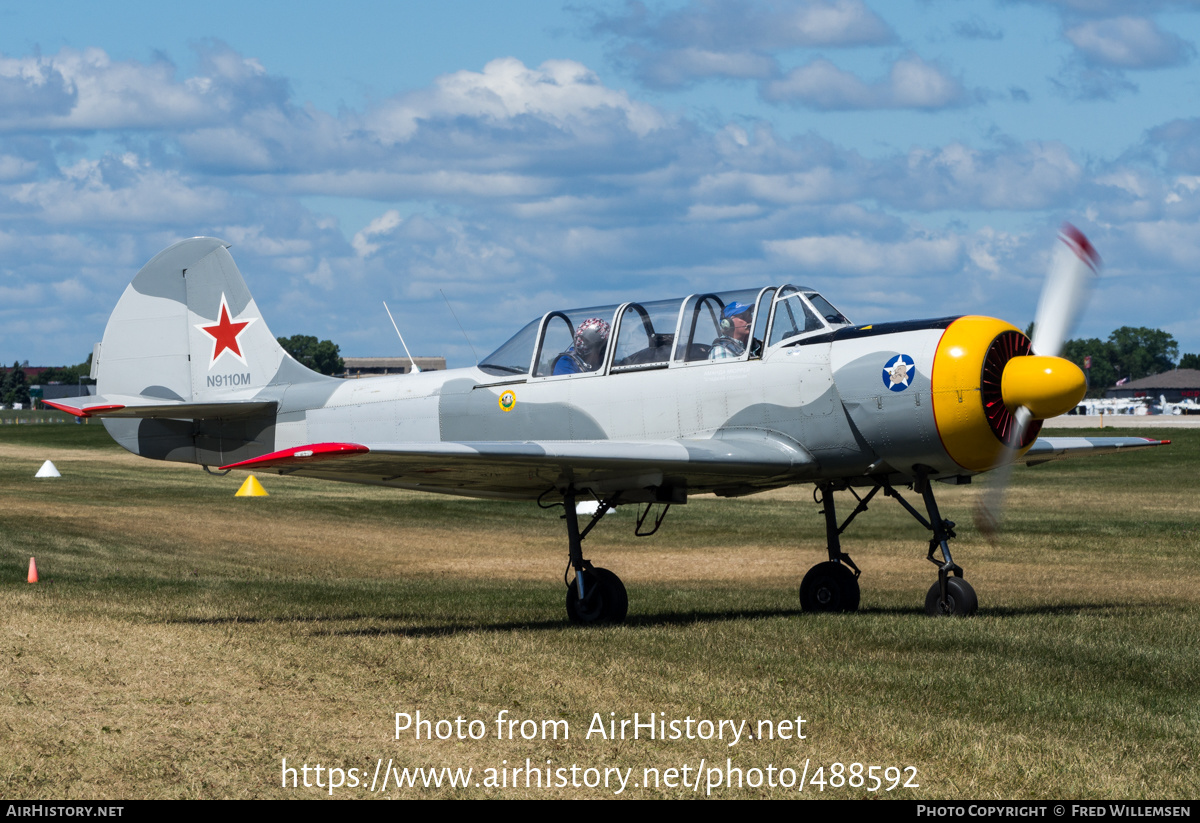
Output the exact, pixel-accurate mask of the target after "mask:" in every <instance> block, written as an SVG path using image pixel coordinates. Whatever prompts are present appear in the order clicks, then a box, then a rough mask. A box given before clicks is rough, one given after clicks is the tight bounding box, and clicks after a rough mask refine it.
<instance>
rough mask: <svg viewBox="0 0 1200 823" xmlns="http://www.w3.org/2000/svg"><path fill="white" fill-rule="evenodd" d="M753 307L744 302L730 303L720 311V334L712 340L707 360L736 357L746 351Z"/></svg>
mask: <svg viewBox="0 0 1200 823" xmlns="http://www.w3.org/2000/svg"><path fill="white" fill-rule="evenodd" d="M753 315H754V307H753V306H751V305H747V304H746V303H736V302H735V303H730V304H729V305H728V306H726V307H725V310H724V311H723V312H721V336H720V337H718V338H717V339H716V340H714V341H713V344H712V349H710V350H709V352H708V359H709V360H727V359H736V358H738V357H741V356H742V355H743V354H745V353H746V345H747V343H748V342H749V340H750V328H751V326H750V324H751V322H752V321H753V319H754V317H753Z"/></svg>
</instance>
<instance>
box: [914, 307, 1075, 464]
mask: <svg viewBox="0 0 1200 823" xmlns="http://www.w3.org/2000/svg"><path fill="white" fill-rule="evenodd" d="M930 383H931V385H932V394H933V413H934V420H935V423H936V425H937V430H938V436H939V437H941V440H942V445H943V447H944V448H945V449H946V453H947V454H949V455H950V457H951V458H952V459H953V460H954V461H955V462H956V463H958V465H960V466H962V467H963V468H965V469H968V470H971V471H986V470H988V469H991V468H994V467H995V466H997V465H998V464H1000V463H1001V462H1004V461H1005V460H1007V459H1009V457H1010V455H1011V452H1013V451H1015V452H1016V454H1017V455H1020V454H1024V453H1025V451H1027V450H1028V448H1029V446H1031V445H1032V444H1033V441H1034V440H1036V439H1037V434H1038V431H1039V430H1040V429H1041V421H1042V420H1044V419H1046V418H1048V417H1054V416H1056V415H1059V414H1064V413H1065V412H1067V411H1069V410H1070V409H1072V408H1073V407H1074V406H1075V405H1076V404H1078V402H1079V401H1080V400H1082V399H1083V396H1084V394H1085V393H1086V391H1087V382H1086V379H1085V378H1084V375H1083V372H1082V371H1081V370H1080V369H1079V367H1078V366H1076V365H1075V364H1074V363H1071V362H1070V361H1069V360H1064V359H1062V358H1060V357H1041V356H1031V351H1030V346H1029V338H1028V337H1026V336H1025V335H1024V334H1022V333H1021V332H1020V331H1019V330H1018V329H1017V328H1016V327H1015V326H1013V325H1011V324H1009V323H1005V322H1004V321H1003V320H997V319H995V318H992V317H981V316H967V317H960V318H959V319H958V320H955V321H954V322H953V323H951V324H950V326H948V327H947V328H946V331H945V332H944V333H943V334H942V339H941V341H940V342H939V343H938V348H937V352H936V353H935V355H934V363H933V373H932V375H931V378H930ZM1019 406H1025V407H1026V408H1028V409H1029V410H1030V411H1031V412H1032V414H1033V417H1034V422H1033V423H1031V424H1030V425H1029V426H1027V427H1026V430H1025V432H1024V436H1023V437H1022V438H1021V442H1020V443H1017V442H1015V439H1016V434H1017V432H1016V429H1017V423H1016V417H1015V412H1016V409H1017V408H1018V407H1019Z"/></svg>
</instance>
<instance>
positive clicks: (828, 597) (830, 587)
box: [800, 560, 859, 612]
mask: <svg viewBox="0 0 1200 823" xmlns="http://www.w3.org/2000/svg"><path fill="white" fill-rule="evenodd" d="M858 598H859V591H858V578H856V577H855V576H854V573H853V572H851V571H850V570H849V569H848V568H846V567H845V566H843V565H842V564H841V563H835V562H834V561H832V560H829V561H826V562H825V563H818V564H817V565H815V566H813V567H812V568H811V569H809V570H808V574H806V575H804V580H802V581H801V582H800V608H802V609H804V611H806V612H852V611H855V610H856V609H857V608H858Z"/></svg>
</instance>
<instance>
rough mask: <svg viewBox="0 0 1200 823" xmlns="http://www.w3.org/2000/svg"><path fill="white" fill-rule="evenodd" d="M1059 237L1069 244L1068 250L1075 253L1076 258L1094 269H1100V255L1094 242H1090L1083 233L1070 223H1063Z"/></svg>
mask: <svg viewBox="0 0 1200 823" xmlns="http://www.w3.org/2000/svg"><path fill="white" fill-rule="evenodd" d="M1059 235H1060V236H1061V237H1062V239H1063V242H1064V243H1066V244H1067V248H1069V249H1070V250H1071V251H1073V252H1075V256H1076V257H1078V258H1079V259H1080V260H1082V261H1083V262H1085V263H1087V264H1088V265H1089V266H1091V267H1092V268H1093V269H1099V268H1100V262H1101V261H1100V253H1099V252H1097V251H1096V247H1095V246H1093V245H1092V241H1091V240H1088V239H1087V237H1085V236H1084V234H1083V232H1081V231H1080V230H1079V229H1077V228H1075V227H1074V226H1072V225H1071V224H1070V223H1063V224H1062V228H1061V229H1059Z"/></svg>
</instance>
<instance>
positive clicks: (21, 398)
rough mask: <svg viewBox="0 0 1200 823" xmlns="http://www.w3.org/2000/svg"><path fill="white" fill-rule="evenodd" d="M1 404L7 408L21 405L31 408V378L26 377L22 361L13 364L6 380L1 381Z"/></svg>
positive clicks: (5, 376)
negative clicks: (15, 404)
mask: <svg viewBox="0 0 1200 823" xmlns="http://www.w3.org/2000/svg"><path fill="white" fill-rule="evenodd" d="M0 402H3V403H4V405H6V406H11V405H13V404H14V403H20V404H21V405H22V406H24V407H25V408H29V378H28V377H27V376H26V375H25V369H23V368H21V363H20V361H18V362H16V363H13V364H12V368H11V369H8V372H7V374H5V375H4V379H3V380H0Z"/></svg>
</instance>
